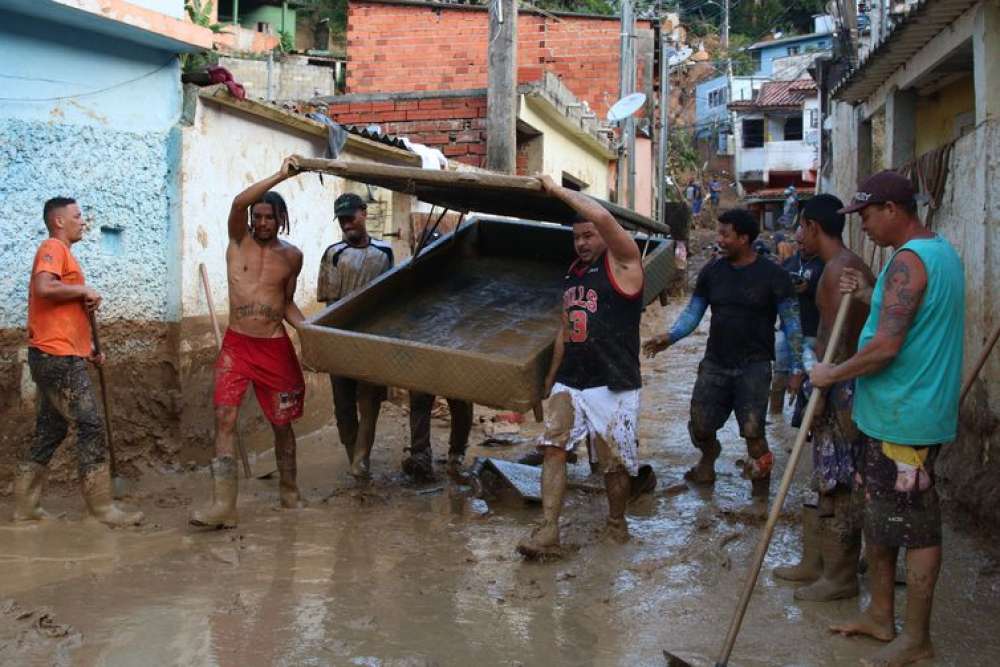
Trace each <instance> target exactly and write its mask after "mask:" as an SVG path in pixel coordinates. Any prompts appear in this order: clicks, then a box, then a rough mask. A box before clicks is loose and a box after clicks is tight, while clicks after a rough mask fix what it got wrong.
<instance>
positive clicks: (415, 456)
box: [351, 447, 434, 483]
mask: <svg viewBox="0 0 1000 667" xmlns="http://www.w3.org/2000/svg"><path fill="white" fill-rule="evenodd" d="M407 451H409V452H410V455H409V456H407V457H406V458H405V459H403V465H402V468H403V472H404V473H406V475H407V476H409V477H410V478H411V479H412V480H413V481H414V482H418V483H419V482H433V481H434V461H433V456H432V454H431V448H430V447H424V448H423V449H417V450H414V449H407ZM351 473H352V474H353V473H354V471H353V470H351ZM355 476H356V475H355Z"/></svg>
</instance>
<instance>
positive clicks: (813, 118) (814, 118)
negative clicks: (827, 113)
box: [809, 109, 819, 130]
mask: <svg viewBox="0 0 1000 667" xmlns="http://www.w3.org/2000/svg"><path fill="white" fill-rule="evenodd" d="M818 127H819V109H810V110H809V129H811V130H815V129H816V128H818Z"/></svg>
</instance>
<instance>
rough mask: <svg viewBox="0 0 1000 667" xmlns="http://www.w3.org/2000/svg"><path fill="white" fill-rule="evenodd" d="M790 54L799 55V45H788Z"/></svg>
mask: <svg viewBox="0 0 1000 667" xmlns="http://www.w3.org/2000/svg"><path fill="white" fill-rule="evenodd" d="M788 55H790V56H797V55H799V47H797V46H789V47H788Z"/></svg>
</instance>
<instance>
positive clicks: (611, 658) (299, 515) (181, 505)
mask: <svg viewBox="0 0 1000 667" xmlns="http://www.w3.org/2000/svg"><path fill="white" fill-rule="evenodd" d="M675 309H676V306H674V307H672V308H671V309H670V310H669V311H667V312H665V311H662V310H660V309H659V308H658V307H652V308H650V310H649V311H648V312H647V314H646V316H645V318H644V325H643V328H644V332H645V333H647V334H648V333H649V332H651V331H653V330H654V329H656V328H658V327H661V326H663V324H664V322H665V321H666V320H667V319H670V318H671V317H672V315H671V313H672V312H673V311H674V310H675ZM706 325H707V323H706V324H703V325H702V330H701V331H699V333H698V334H696V335H694V336H692V337H690V338H689V339H687V340H685V341H683V342H682V343H680V344H678V345H677V346H676V347H675V348H674V349H671V350H670V351H669V352H668V353H666V354H662V355H660V356H659V357H657V358H656V359H655V360H654V361H653V362H644V363H645V366H644V368H643V375H644V382H645V389H644V394H643V412H642V425H641V449H640V451H641V454H642V456H643V458H644V459H645V460H646V461H649V462H651V463H652V465H653V466H654V468H655V470H656V473H657V475H658V476H659V480H660V481H659V487H658V489H657V491H656V494H655V496H654V497H653V498H652V499H651V500H649V501H647V502H645V503H644V504H643V505H642V506H638V507H633V508H632V511H631V513H630V516H629V521H630V523H631V530H632V534H633V540H632V542H631V543H629V544H627V545H625V546H618V545H614V544H612V543H604V542H602V541H601V539H600V529H601V528H602V527H603V524H604V516H605V511H606V508H605V501H604V497H603V494H601V493H594V492H588V491H583V490H576V491H571V492H570V494H569V501H568V507H567V510H566V512H565V514H564V517H565V518H564V543H566V544H570V545H572V548H571V550H570V555H569V556H568V557H567V558H566V559H565V560H562V561H559V562H555V563H545V564H539V563H525V562H523V561H522V560H521V558H520V557H518V556H517V554H516V553H515V551H514V545H515V543H516V541H517V539H518V538H519V537H520V536H521V535H522V534H523V533H524V532H525V531H526V530H527V529H528V528H529V526H530V525H531V523H532V522H533V521H534V520H535V519H536V518H537V517H538V514H539V510H538V509H537V507H530V506H527V507H526V506H518V505H515V504H509V503H492V504H487V503H484V502H483V501H482V500H479V499H475V498H474V497H472V496H471V494H470V490H469V488H468V487H460V486H456V485H453V484H450V483H448V482H446V481H444V479H445V478H444V475H443V466H440V467H439V471H440V472H441V473H442V474H441V475H440V477H441V481H440V482H439V483H438V484H432V485H428V486H423V487H414V486H412V485H408V484H406V483H405V482H404V480H403V477H402V475H401V474H400V473H399V472H398V471H399V461H400V458H401V457H402V450H403V447H404V445H405V443H406V439H407V430H406V428H407V420H406V414H405V412H404V411H403V410H402V409H401V408H399V407H397V406H396V405H392V404H386V405H385V407H384V410H383V415H382V417H381V420H380V422H379V435H378V440H377V444H376V452H375V457H374V459H373V466H372V467H373V472H374V474H375V480H374V483H373V485H372V486H371V487H370V488H369V489H368V490H366V491H364V492H359V491H357V490H356V489H355V488H354V482H353V481H351V480H350V477H349V476H348V475H347V473H346V463H345V457H344V453H343V450H342V448H341V447H340V445H339V443H338V441H337V439H336V435H335V429H333V428H332V426H329V427H327V428H325V429H323V430H321V431H320V432H317V433H315V434H312V435H309V436H307V437H305V438H302V439H301V441H300V443H299V461H300V463H299V469H300V484H301V486H302V489H303V490H304V492H305V495H306V497H307V499H308V500H309V502H310V507H308V508H307V509H304V510H297V511H278V510H277V509H276V506H277V481H276V479H263V480H256V479H255V480H253V481H251V482H249V483H246V482H244V481H243V480H241V485H242V488H241V495H240V514H241V517H240V518H241V521H240V524H239V528H238V529H236V530H232V531H220V532H196V531H194V530H192V529H189V527H188V525H187V514H188V511H189V509H190V506H191V505H192V503H198V502H201V501H202V500H204V499H205V498H206V497H207V496H208V494H209V479H208V477H207V474H206V472H205V471H204V470H202V471H198V472H185V473H180V472H178V473H171V474H166V473H155V472H150V473H148V474H147V475H146V476H145V477H144V478H143V479H142V480H141V481H140V482H139V483H138V484H137V485H135V486H134V487H133V491H132V493H131V495H130V497H129V498H128V499H127V500H126V502H127V503H128V504H130V505H138V506H139V507H141V509H142V510H144V511H145V512H146V514H147V517H148V522H147V525H146V526H144V527H142V528H137V529H123V530H109V529H107V528H105V527H103V526H101V525H100V524H98V523H96V522H94V521H92V520H83V519H82V512H83V508H82V506H81V502H80V499H79V495H78V494H77V492H76V490H75V488H63V489H55V490H53V491H52V492H51V493H50V494H48V497H47V498H46V501H47V506H48V508H49V509H50V511H54V513H56V514H58V515H59V516H58V518H57V519H56V520H53V521H48V522H45V523H43V524H41V525H37V526H29V527H15V526H13V525H11V524H10V523H4V524H3V525H2V526H0V534H2V544H3V549H2V550H0V561H2V567H0V664H2V665H28V664H33V665H34V664H37V665H126V664H127V665H133V664H144V665H233V666H235V665H241V666H243V665H246V666H250V665H366V666H372V667H374V666H389V665H396V666H402V665H407V666H417V665H529V666H534V665H541V666H547V665H662V664H664V658H663V655H662V650H663V649H664V648H667V649H670V650H671V651H673V652H675V653H679V654H681V655H684V656H685V657H688V658H698V659H700V660H701V661H702V663H701V664H711V663H710V659H711V661H712V663H714V657H715V652H716V651H717V649H718V647H719V645H720V643H721V641H722V638H723V635H724V631H725V627H726V625H727V624H728V622H729V619H730V616H731V614H732V608H733V605H734V603H735V601H736V597H737V594H738V590H739V585H740V583H741V581H742V578H743V576H744V574H745V567H746V563H747V561H748V560H749V555H750V553H751V551H752V549H753V546H754V544H755V540H756V538H757V536H758V534H759V531H760V529H761V526H762V523H763V520H762V519H763V513H764V512H765V509H766V508H763V507H759V506H757V507H755V506H753V505H752V504H751V503H750V500H749V484H748V483H747V482H746V481H744V480H742V479H741V478H740V475H739V471H738V468H737V466H736V465H735V463H736V461H737V460H738V459H740V458H742V457H743V456H744V455H745V450H744V448H743V445H742V441H741V440H739V438H738V434H737V430H736V427H735V423H734V422H732V421H730V423H729V424H728V425H727V427H726V429H725V430H724V432H722V433H720V439H721V441H722V443H723V446H724V453H723V456H722V458H721V459H720V477H719V482H718V483H717V485H716V487H715V490H714V494H713V493H708V492H699V491H696V490H693V489H689V488H688V487H687V486H686V485H685V484H684V483H683V480H682V473H683V471H684V470H685V469H686V468H687V466H689V465H691V464H692V463H693V462H694V461H695V460H696V452H695V451H694V450H693V449H692V448H691V446H690V443H689V439H688V435H687V429H686V422H687V412H688V400H689V397H690V392H691V387H692V384H693V381H694V377H695V371H696V367H697V364H698V361H699V360H700V358H701V354H702V352H703V348H704V341H705V333H704V330H705V328H706ZM446 428H447V421H445V420H441V419H436V420H435V424H434V429H435V431H434V436H435V447H436V449H437V453H438V454H443V447H444V442H445V439H446ZM537 429H538V427H537V426H536V425H534V424H531V425H525V426H524V427H523V428H522V431H521V433H520V434H519V435H518V436H516V438H517V443H518V444H516V445H515V446H508V447H482V446H475V445H478V443H482V442H483V441H484V439H485V436H484V432H483V430H482V426H481V425H477V426H476V428H475V430H474V431H473V439H472V443H473V445H474V446H473V448H472V449H471V451H470V457H469V460H468V461H469V462H471V460H472V458H473V457H474V456H499V457H503V458H516V457H517V456H519V455H520V454H521V453H523V452H524V451H525V450H526V449H527V447H528V446H529V445H528V444H527V443H528V442H529V440H530V437H531V435H532V434H533V433H535V432H537ZM768 434H769V438H770V442H771V444H772V447H773V449H774V450H775V452H776V454H777V456H778V459H779V464H778V469H779V470H780V469H781V468H782V467H783V466H782V465H781V463H780V461H783V459H784V458H785V457H786V456H787V452H786V447H787V446H790V444H791V440H792V437H793V431H792V430H791V429H790V428H788V427H787V426H785V424H784V420H782V419H780V418H779V419H777V420H775V421H774V422H773V423H772V424H771V425H770V426H769V427H768ZM270 467H273V463H272V459H271V458H270V456H264V457H261V458H260V459H259V460H258V461H256V463H255V471H256V472H257V473H260V472H266V471H267V470H268V469H270ZM588 473H589V469H588V467H587V465H586V463H585V462H583V461H582V462H581V463H580V464H579V465H577V466H575V467H574V470H573V474H574V476H575V477H579V478H584V477H586V476H587V474H588ZM776 487H777V480H775V482H774V483H773V490H774V489H776ZM798 505H799V493H798V491H796V492H793V495H792V496H791V497H790V498H789V501H788V503H787V506H786V507H787V509H788V510H789V513H788V514H787V515H786V516H785V517H784V518H783V520H782V521H781V522H780V523H779V527H778V531H777V533H776V537H775V543H774V544H773V545H772V548H771V551H770V553H769V556H768V559H767V561H766V564H765V568H766V570H765V572H764V573H763V574H762V576H761V581H760V583H759V585H758V589H757V594H756V595H755V597H754V599H753V601H752V603H751V606H750V611H749V615H748V618H747V621H746V623H745V625H744V628H743V630H742V633H741V635H740V639H739V641H738V643H737V646H736V651H735V653H734V658H733V663H732V664H736V665H746V666H758V665H759V666H764V665H816V666H820V665H823V666H825V665H850V664H857V660H858V658H859V657H861V656H864V655H866V654H869V653H871V652H872V650H873V648H874V646H875V642H874V641H868V640H852V639H845V638H840V637H834V636H831V635H830V634H828V632H827V629H826V628H827V626H828V625H829V624H830V623H831V622H833V621H836V620H841V619H844V618H846V617H848V616H849V615H851V614H852V613H854V612H855V611H856V610H857V609H858V607H859V604H860V603H861V602H862V601H863V600H864V596H865V594H864V593H863V594H862V600H858V599H853V600H847V601H842V602H836V603H824V604H819V603H798V602H796V601H794V600H793V598H792V587H791V586H790V585H786V584H783V583H779V582H777V581H775V580H774V578H773V577H772V576H771V575H770V568H771V567H773V566H774V565H775V564H777V563H779V562H782V561H784V560H786V559H789V558H791V557H792V556H793V555H794V553H795V552H796V549H797V544H798V539H799V538H798V526H797V507H798ZM0 512H2V513H3V514H4V515H8V514H9V513H10V500H9V499H5V500H4V501H3V504H2V505H0ZM903 590H904V589H903V588H901V587H900V588H899V589H898V599H899V604H900V607H901V606H902V604H903V598H904V597H905V596H904V595H903V594H902V593H903ZM938 591H939V593H938V599H937V605H936V608H935V612H934V629H933V631H934V641H935V643H936V648H937V652H938V658H937V660H936V661H934V662H933V663H930V664H935V665H961V666H963V667H966V666H974V665H984V666H986V665H995V664H997V656H1000V560H998V556H997V549H996V545H995V544H992V545H991V544H989V543H988V541H987V540H986V539H981V538H979V537H977V536H976V534H975V532H973V531H971V530H967V529H961V528H959V527H956V526H954V525H953V524H952V523H949V525H948V526H947V527H946V533H945V561H944V568H943V574H942V579H941V583H940V585H939V587H938Z"/></svg>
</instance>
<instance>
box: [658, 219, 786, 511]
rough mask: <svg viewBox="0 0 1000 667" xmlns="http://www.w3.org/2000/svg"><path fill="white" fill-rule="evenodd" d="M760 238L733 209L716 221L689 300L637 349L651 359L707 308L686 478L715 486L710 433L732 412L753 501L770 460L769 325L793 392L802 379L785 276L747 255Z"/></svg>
mask: <svg viewBox="0 0 1000 667" xmlns="http://www.w3.org/2000/svg"><path fill="white" fill-rule="evenodd" d="M759 232H760V228H759V227H758V225H757V221H756V219H755V218H754V217H753V215H751V214H750V212H749V211H746V210H744V209H733V210H730V211H726V212H725V213H723V214H722V215H720V216H719V231H718V238H717V243H718V246H719V253H720V256H719V257H718V259H715V260H713V261H712V262H710V263H709V264H707V265H706V266H705V268H703V269H702V271H701V273H700V274H699V275H698V282H697V284H696V285H695V289H694V294H693V295H692V296H691V301H690V302H689V303H688V305H687V307H686V308H685V309H684V311H683V312H682V313H681V315H680V317H678V318H677V321H676V322H675V323H674V325H673V327H672V328H671V329H670V331H669V332H668V333H666V334H661V335H659V336H655V337H653V338H651V339H650V340H648V341H646V343H645V344H644V345H643V349H644V351H645V352H646V354H647V356H649V357H653V356H656V354H657V353H658V352H660V351H662V350H665V349H667V348H668V347H670V346H671V345H673V344H674V343H676V342H677V341H679V340H681V339H682V338H684V337H685V336H687V335H688V334H690V333H691V332H692V331H694V329H695V328H696V327H697V326H698V323H699V322H701V319H702V317H703V316H704V315H705V311H706V310H707V309H708V308H709V307H711V309H712V321H711V325H710V328H709V334H708V346H707V349H706V351H705V358H704V359H703V360H702V362H701V364H700V365H699V367H698V379H697V381H696V382H695V386H694V392H693V394H692V396H691V421H690V422H689V423H688V431H689V432H690V434H691V440H692V441H693V442H694V446H695V447H697V448H698V449H699V450H701V461H699V462H698V465H696V466H695V467H693V468H691V469H690V470H689V471H688V472H687V474H685V478H687V479H688V480H690V481H692V482H695V483H699V484H712V483H714V482H715V459H717V458H718V457H719V454H720V453H721V451H722V446H721V445H720V444H719V440H718V439H717V438H716V435H715V434H716V431H718V430H719V429H720V428H722V426H723V424H725V423H726V420H727V419H729V415H730V414H732V413H733V412H735V413H736V420H737V422H739V425H740V434H741V435H742V436H743V437H744V438H745V439H746V441H747V451H748V453H749V455H750V456H749V457H748V459H749V460H748V461H747V462H746V464H745V465H744V468H743V474H744V476H745V477H747V478H749V479H750V480H751V484H752V488H753V495H754V496H755V497H761V496H763V497H767V494H768V492H769V488H770V480H771V467H772V466H773V464H774V456H773V455H772V454H771V452H770V450H769V449H768V446H767V439H766V437H765V434H764V424H765V417H766V412H767V400H768V390H769V388H770V384H771V361H772V360H773V359H774V323H775V319H776V318H777V317H779V316H780V317H781V325H782V330H783V331H784V332H785V336H786V337H787V338H788V342H789V346H790V347H791V351H792V369H793V372H794V373H795V374H794V375H793V377H792V380H791V381H790V382H789V390H790V391H792V392H796V391H798V389H799V387H800V386H801V384H802V379H803V376H802V329H801V325H800V323H799V304H798V300H797V299H796V296H795V291H794V289H793V287H792V281H791V279H790V278H789V276H788V274H787V273H786V272H785V271H784V270H783V269H782V268H781V267H780V266H778V265H776V264H775V263H774V262H771V261H769V260H767V259H764V258H762V257H760V256H758V255H757V253H756V252H755V251H754V250H753V242H754V239H756V238H757V234H758V233H759Z"/></svg>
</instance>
